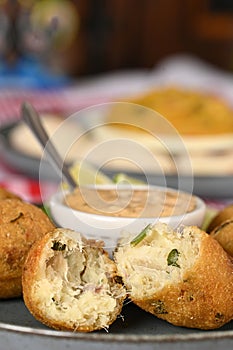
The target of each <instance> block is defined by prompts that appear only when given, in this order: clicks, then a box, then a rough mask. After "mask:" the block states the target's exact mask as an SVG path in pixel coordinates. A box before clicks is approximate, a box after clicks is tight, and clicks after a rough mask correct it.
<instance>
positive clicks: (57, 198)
mask: <svg viewBox="0 0 233 350" xmlns="http://www.w3.org/2000/svg"><path fill="white" fill-rule="evenodd" d="M80 188H95V189H112V188H125V189H126V188H134V189H135V188H136V189H139V190H143V189H145V190H146V189H147V190H148V188H152V189H158V190H162V191H170V192H175V193H182V194H187V195H190V196H192V197H194V198H195V199H196V207H195V208H194V209H193V210H192V211H190V212H187V213H183V214H180V215H169V216H163V217H162V219H163V220H166V219H169V218H171V219H174V220H175V219H182V218H183V217H184V216H185V217H187V216H190V215H195V214H198V212H202V211H203V210H205V209H206V204H205V202H204V201H203V200H202V199H201V198H200V197H198V196H196V195H195V194H191V193H189V192H185V191H183V190H177V189H174V188H171V187H163V186H157V185H150V184H145V185H144V184H142V185H138V184H137V185H134V184H129V185H128V184H106V185H105V184H97V185H83V186H80ZM68 193H70V191H68V190H64V189H63V190H62V189H61V190H60V191H58V192H56V193H54V194H53V195H52V196H51V198H50V200H49V206H50V207H51V206H55V205H57V206H59V207H60V208H64V210H66V211H70V210H71V211H72V212H74V213H77V215H82V216H87V217H92V218H93V219H96V220H99V221H100V220H105V221H113V220H114V221H116V220H118V221H119V220H121V221H124V222H125V223H127V222H128V223H129V222H131V221H132V220H135V219H136V220H145V219H147V220H155V219H159V218H160V217H159V216H154V217H124V216H111V215H101V214H93V213H87V212H85V211H81V210H77V209H73V208H71V207H69V206H68V205H66V204H64V203H63V202H62V200H63V199H64V197H65V195H67V194H68Z"/></svg>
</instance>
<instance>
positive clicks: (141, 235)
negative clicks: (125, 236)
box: [130, 224, 152, 247]
mask: <svg viewBox="0 0 233 350" xmlns="http://www.w3.org/2000/svg"><path fill="white" fill-rule="evenodd" d="M151 228H152V225H151V224H149V225H147V226H146V227H145V228H144V229H143V230H142V231H141V232H140V233H139V234H138V235H137V236H136V237H135V238H134V239H133V240H132V241H131V242H130V244H131V246H133V247H135V246H136V245H137V244H138V243H140V242H141V241H142V240H143V239H144V238H145V237H146V235H147V233H148V232H149V231H150V230H151Z"/></svg>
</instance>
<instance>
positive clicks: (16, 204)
mask: <svg viewBox="0 0 233 350" xmlns="http://www.w3.org/2000/svg"><path fill="white" fill-rule="evenodd" d="M53 228H54V225H53V223H52V222H51V221H50V220H49V218H48V216H47V215H46V214H45V213H44V212H43V211H42V209H40V208H38V207H36V206H34V205H32V204H29V203H26V202H24V201H22V200H19V199H17V198H8V199H4V200H0V242H1V243H0V298H12V297H18V296H20V295H21V292H22V286H21V278H22V266H23V263H24V261H25V258H26V255H27V253H28V251H29V249H30V247H31V245H32V244H33V243H34V242H35V241H36V240H37V239H39V238H40V237H41V236H43V235H44V234H45V233H46V232H48V231H49V230H51V229H53Z"/></svg>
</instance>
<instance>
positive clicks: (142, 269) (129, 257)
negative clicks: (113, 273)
mask: <svg viewBox="0 0 233 350" xmlns="http://www.w3.org/2000/svg"><path fill="white" fill-rule="evenodd" d="M115 261H116V263H117V267H118V273H119V275H120V276H121V277H122V278H123V282H124V284H125V285H126V288H127V290H128V293H129V297H130V298H131V300H132V301H133V302H134V303H135V304H136V305H138V306H139V307H141V308H142V309H144V310H146V311H148V312H150V313H152V314H153V315H155V316H157V317H158V318H162V319H164V320H166V321H168V322H170V323H172V324H173V325H176V326H182V327H189V328H199V329H215V328H219V327H221V326H223V325H224V324H225V323H227V322H229V321H231V320H232V318H233V299H232V295H233V264H232V260H231V258H230V256H229V255H228V254H227V253H226V252H225V251H224V250H223V248H222V247H221V245H220V244H219V243H218V242H217V241H216V240H215V239H213V238H212V237H211V236H210V235H208V234H207V233H206V232H204V231H202V230H200V229H199V228H197V227H184V228H182V229H181V228H180V230H175V231H174V230H173V229H171V228H169V227H168V226H167V225H165V224H157V225H154V226H151V227H149V228H148V229H147V232H144V234H141V235H139V236H138V237H136V238H135V239H133V240H132V241H130V242H128V243H127V242H126V243H125V244H123V242H122V245H120V246H119V247H118V249H117V251H116V252H115Z"/></svg>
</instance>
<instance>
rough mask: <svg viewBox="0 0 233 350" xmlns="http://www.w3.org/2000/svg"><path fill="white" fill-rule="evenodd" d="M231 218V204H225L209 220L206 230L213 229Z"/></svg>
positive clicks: (232, 213)
mask: <svg viewBox="0 0 233 350" xmlns="http://www.w3.org/2000/svg"><path fill="white" fill-rule="evenodd" d="M228 219H233V204H229V205H227V206H226V207H225V208H223V209H222V210H220V211H219V212H218V213H217V214H216V215H215V216H214V217H213V219H212V220H211V222H210V223H209V225H208V228H207V232H211V231H213V230H214V229H215V228H216V227H218V226H219V225H220V224H221V223H222V222H224V221H226V220H228Z"/></svg>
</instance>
